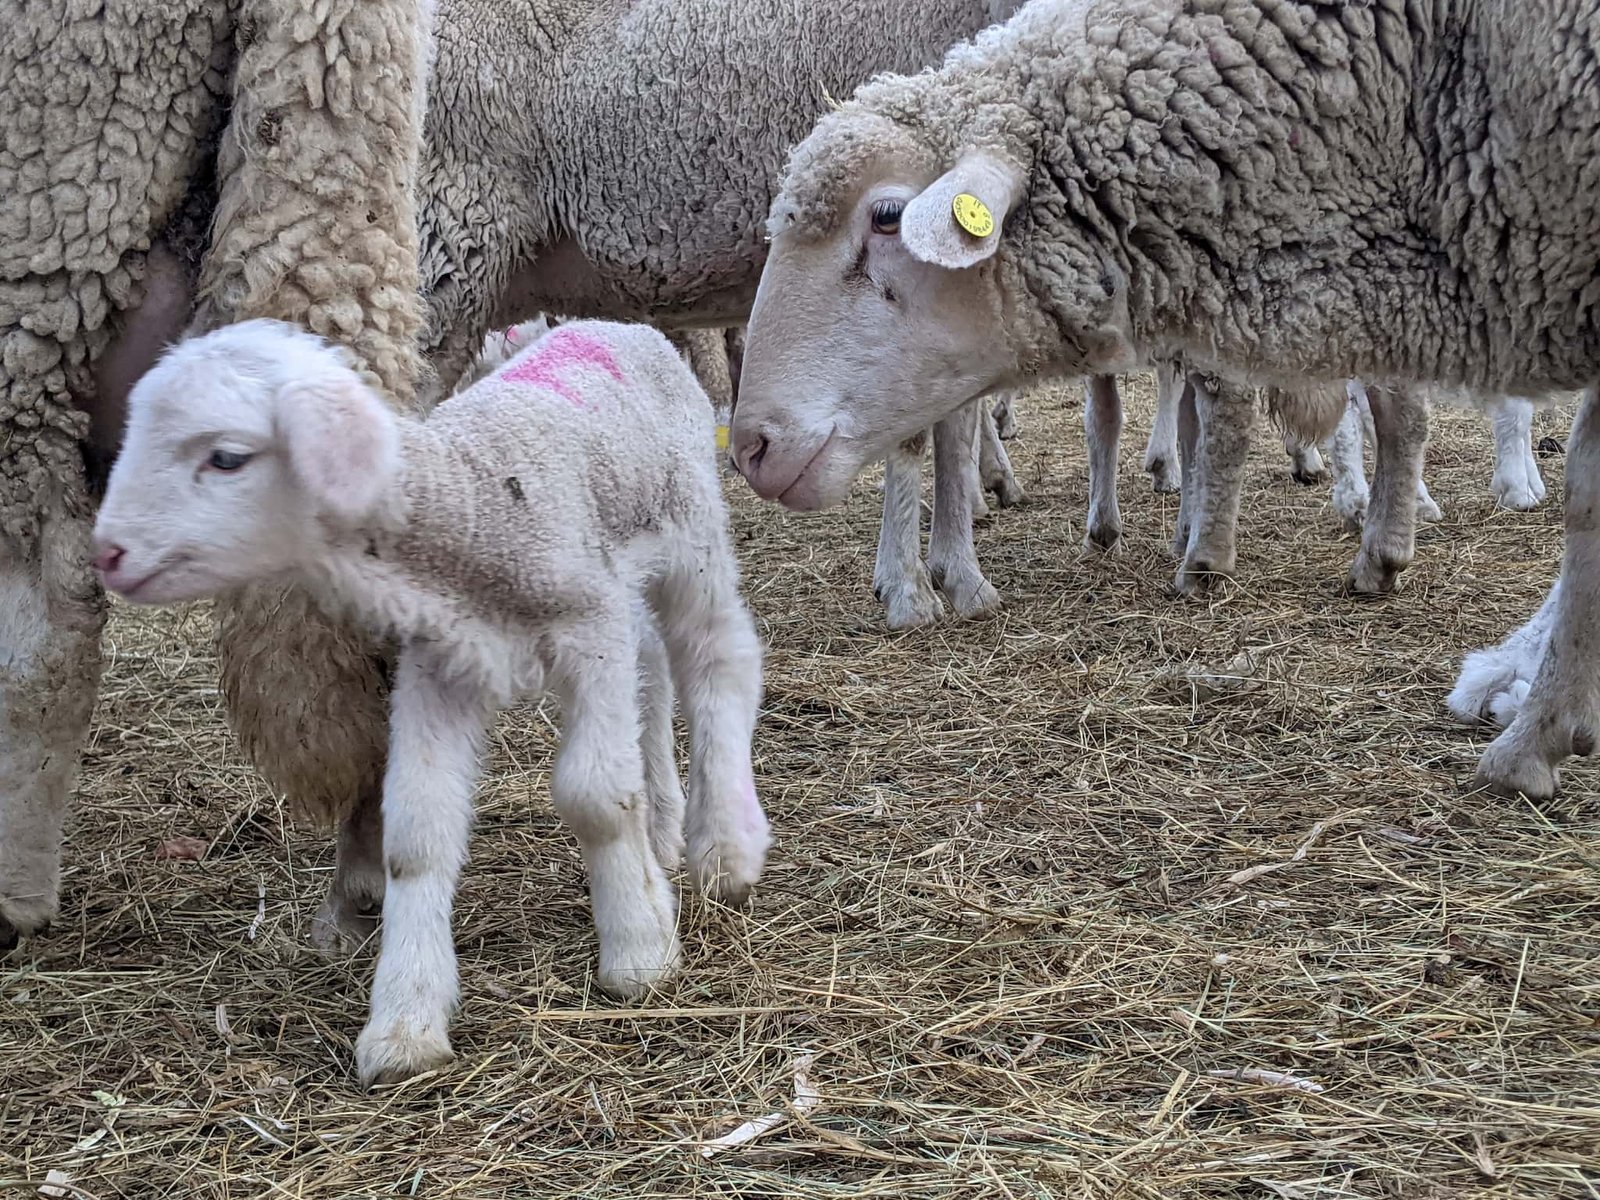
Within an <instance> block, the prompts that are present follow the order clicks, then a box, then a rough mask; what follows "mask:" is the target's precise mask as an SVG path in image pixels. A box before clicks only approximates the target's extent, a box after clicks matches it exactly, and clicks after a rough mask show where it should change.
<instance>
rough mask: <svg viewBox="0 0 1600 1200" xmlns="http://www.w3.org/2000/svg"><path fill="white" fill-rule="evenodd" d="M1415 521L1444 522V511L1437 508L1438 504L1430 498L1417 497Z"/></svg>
mask: <svg viewBox="0 0 1600 1200" xmlns="http://www.w3.org/2000/svg"><path fill="white" fill-rule="evenodd" d="M1417 520H1419V521H1442V520H1444V510H1443V509H1442V508H1440V507H1439V502H1438V501H1436V500H1435V499H1434V498H1433V497H1432V496H1428V497H1422V496H1418V497H1417Z"/></svg>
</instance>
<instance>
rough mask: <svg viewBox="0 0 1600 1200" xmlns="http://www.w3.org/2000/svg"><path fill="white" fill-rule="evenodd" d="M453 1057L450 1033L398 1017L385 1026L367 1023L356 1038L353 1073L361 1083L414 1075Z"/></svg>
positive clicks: (365, 1083)
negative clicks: (414, 1026)
mask: <svg viewBox="0 0 1600 1200" xmlns="http://www.w3.org/2000/svg"><path fill="white" fill-rule="evenodd" d="M454 1058H455V1051H453V1050H451V1049H450V1037H449V1035H448V1034H447V1033H445V1031H444V1030H442V1029H419V1030H413V1029H409V1028H407V1027H406V1025H405V1023H404V1022H400V1021H396V1022H393V1023H391V1024H390V1025H388V1026H376V1025H373V1024H371V1023H369V1024H368V1025H367V1027H366V1028H365V1029H363V1030H362V1031H361V1036H360V1037H359V1038H357V1039H356V1075H357V1077H358V1078H359V1079H360V1080H361V1085H362V1086H363V1087H369V1088H370V1087H373V1086H375V1085H377V1084H381V1083H400V1082H402V1081H404V1080H407V1079H414V1078H415V1077H416V1076H418V1075H421V1074H422V1073H423V1072H425V1071H434V1070H438V1069H439V1068H440V1067H443V1066H446V1065H448V1064H449V1063H450V1062H451V1061H452V1060H454Z"/></svg>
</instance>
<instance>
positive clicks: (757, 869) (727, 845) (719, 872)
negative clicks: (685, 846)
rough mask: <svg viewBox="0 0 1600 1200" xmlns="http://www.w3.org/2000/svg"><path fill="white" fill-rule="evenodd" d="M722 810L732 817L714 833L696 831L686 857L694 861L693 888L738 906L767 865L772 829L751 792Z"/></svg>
mask: <svg viewBox="0 0 1600 1200" xmlns="http://www.w3.org/2000/svg"><path fill="white" fill-rule="evenodd" d="M720 812H721V813H726V814H728V815H729V816H732V817H733V819H732V820H731V821H730V820H727V819H723V820H722V821H719V822H718V823H719V825H721V828H719V829H717V830H716V831H715V832H714V833H708V832H706V831H703V830H697V831H696V832H695V834H694V835H693V840H694V843H695V845H694V848H693V849H692V850H691V851H690V854H689V860H690V861H691V862H692V863H694V864H695V870H694V885H695V890H696V891H697V892H699V893H700V894H701V895H702V896H706V897H708V898H709V899H712V900H716V901H718V902H719V903H722V904H728V905H735V906H736V905H741V904H743V903H744V902H745V901H746V900H748V899H749V897H750V890H751V889H752V888H753V887H755V885H756V883H757V882H758V881H759V880H760V878H761V871H762V868H763V867H765V866H766V865H767V848H768V847H769V846H771V845H772V831H771V829H770V827H769V826H768V825H767V818H766V816H765V814H763V813H762V811H761V806H760V805H759V804H757V803H756V801H755V799H754V793H753V792H752V793H751V794H750V796H749V798H747V799H745V800H742V801H740V800H735V801H733V802H732V803H730V804H728V805H725V806H723V807H722V808H721V809H720Z"/></svg>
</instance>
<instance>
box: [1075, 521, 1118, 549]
mask: <svg viewBox="0 0 1600 1200" xmlns="http://www.w3.org/2000/svg"><path fill="white" fill-rule="evenodd" d="M1121 544H1122V526H1121V525H1120V524H1118V525H1113V524H1110V523H1106V524H1100V525H1090V526H1089V530H1088V532H1087V533H1085V534H1084V535H1083V548H1084V549H1085V550H1093V551H1097V552H1098V553H1100V554H1109V553H1111V552H1112V551H1113V550H1115V549H1116V548H1117V547H1118V546H1120V545H1121Z"/></svg>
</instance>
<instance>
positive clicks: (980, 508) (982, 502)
mask: <svg viewBox="0 0 1600 1200" xmlns="http://www.w3.org/2000/svg"><path fill="white" fill-rule="evenodd" d="M988 515H989V502H988V501H987V500H986V499H984V496H983V491H982V490H981V489H980V490H979V491H977V492H975V493H974V494H973V497H972V519H973V520H974V521H981V520H983V519H984V518H985V517H987V516H988Z"/></svg>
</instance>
